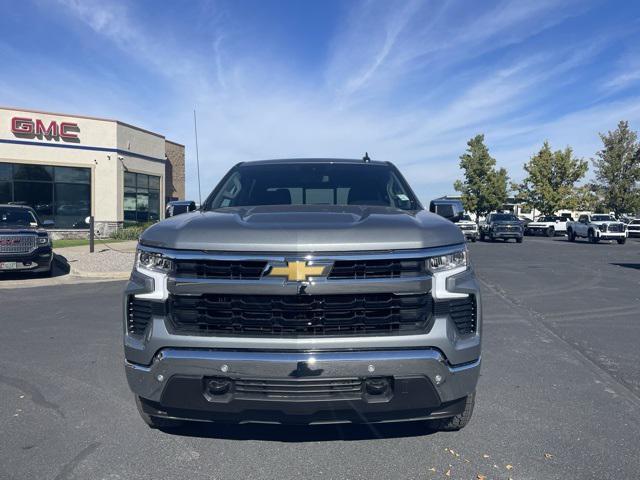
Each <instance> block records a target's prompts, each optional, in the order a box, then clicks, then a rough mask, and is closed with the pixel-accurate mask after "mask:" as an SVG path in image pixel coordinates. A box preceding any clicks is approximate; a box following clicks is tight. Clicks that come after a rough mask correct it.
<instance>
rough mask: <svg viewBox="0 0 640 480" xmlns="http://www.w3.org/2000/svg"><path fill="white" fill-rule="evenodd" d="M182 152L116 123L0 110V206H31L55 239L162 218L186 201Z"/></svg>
mask: <svg viewBox="0 0 640 480" xmlns="http://www.w3.org/2000/svg"><path fill="white" fill-rule="evenodd" d="M184 165H185V157H184V145H181V144H178V143H175V142H172V141H169V140H167V139H166V138H165V137H164V136H163V135H161V134H158V133H154V132H150V131H148V130H145V129H142V128H139V127H136V126H133V125H129V124H127V123H124V122H121V121H119V120H110V119H105V118H95V117H87V116H80V115H68V114H60V113H51V112H40V111H34V110H23V109H15V108H4V107H0V204H3V203H20V204H26V205H30V206H32V207H33V208H34V209H35V210H36V212H37V213H38V216H39V217H40V219H41V220H53V221H54V222H55V227H54V231H57V233H58V235H57V236H58V237H62V236H71V235H73V233H74V232H77V233H78V234H80V233H81V232H83V231H84V232H86V229H87V228H88V225H87V224H86V223H85V218H86V217H88V216H91V215H92V216H93V217H94V220H95V226H96V230H97V232H99V235H101V236H106V235H109V234H110V233H112V232H113V231H114V230H117V229H118V228H121V227H122V226H124V225H128V224H135V223H146V222H153V221H157V220H161V219H162V218H164V211H165V205H166V202H168V201H171V200H184V181H185V180H184V175H185V173H184Z"/></svg>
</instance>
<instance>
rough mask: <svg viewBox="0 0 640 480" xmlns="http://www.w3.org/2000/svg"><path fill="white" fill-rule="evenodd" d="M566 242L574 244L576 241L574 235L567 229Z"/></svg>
mask: <svg viewBox="0 0 640 480" xmlns="http://www.w3.org/2000/svg"><path fill="white" fill-rule="evenodd" d="M567 240H569V241H570V242H575V241H576V234H575V233H574V231H573V230H571V229H569V230H568V231H567Z"/></svg>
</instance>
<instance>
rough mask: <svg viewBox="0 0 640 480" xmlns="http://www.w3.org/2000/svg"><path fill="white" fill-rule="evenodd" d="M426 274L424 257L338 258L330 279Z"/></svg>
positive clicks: (398, 276)
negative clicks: (395, 258)
mask: <svg viewBox="0 0 640 480" xmlns="http://www.w3.org/2000/svg"><path fill="white" fill-rule="evenodd" d="M425 274H426V270H425V261H424V259H406V260H403V259H398V260H355V261H351V260H349V261H347V260H338V261H336V262H335V263H334V265H333V268H332V269H331V273H330V274H329V279H330V280H336V279H366V278H400V277H417V276H420V275H425Z"/></svg>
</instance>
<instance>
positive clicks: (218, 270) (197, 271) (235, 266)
mask: <svg viewBox="0 0 640 480" xmlns="http://www.w3.org/2000/svg"><path fill="white" fill-rule="evenodd" d="M175 265H176V276H177V277H189V278H201V279H216V280H260V278H262V276H263V273H264V271H265V269H266V267H267V261H266V260H175ZM421 275H426V270H425V262H424V259H394V260H356V261H351V260H338V261H336V262H335V263H334V265H333V267H332V269H331V272H330V274H329V276H328V278H329V280H348V279H366V278H400V277H418V276H421Z"/></svg>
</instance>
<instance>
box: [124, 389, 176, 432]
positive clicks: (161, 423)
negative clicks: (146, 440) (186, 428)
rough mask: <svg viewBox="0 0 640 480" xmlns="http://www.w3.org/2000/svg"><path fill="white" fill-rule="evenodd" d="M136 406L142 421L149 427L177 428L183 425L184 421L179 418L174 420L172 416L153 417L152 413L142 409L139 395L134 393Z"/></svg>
mask: <svg viewBox="0 0 640 480" xmlns="http://www.w3.org/2000/svg"><path fill="white" fill-rule="evenodd" d="M136 407H137V408H138V413H139V414H140V417H141V418H142V420H144V423H146V424H147V425H148V426H149V427H151V428H154V429H156V428H167V429H171V428H178V427H181V426H182V425H184V422H183V421H181V420H174V419H172V418H162V417H155V416H153V415H149V414H148V413H146V412H145V411H144V410H143V408H142V401H141V400H140V397H139V396H138V395H136Z"/></svg>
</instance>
